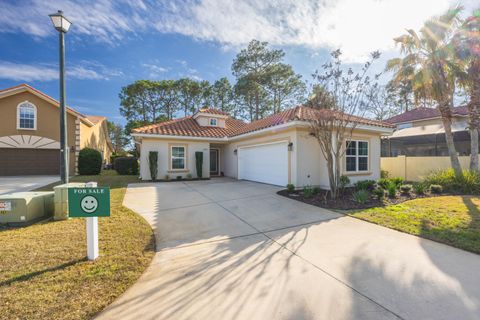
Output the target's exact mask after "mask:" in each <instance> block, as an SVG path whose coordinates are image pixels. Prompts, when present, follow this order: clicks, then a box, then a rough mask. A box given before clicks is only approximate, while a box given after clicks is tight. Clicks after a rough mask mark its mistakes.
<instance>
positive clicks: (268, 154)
mask: <svg viewBox="0 0 480 320" xmlns="http://www.w3.org/2000/svg"><path fill="white" fill-rule="evenodd" d="M238 178H239V179H243V180H250V181H256V182H263V183H268V184H273V185H278V186H285V185H287V183H288V141H281V142H274V143H266V144H261V145H254V146H248V147H241V148H238Z"/></svg>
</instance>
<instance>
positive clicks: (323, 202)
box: [277, 188, 436, 210]
mask: <svg viewBox="0 0 480 320" xmlns="http://www.w3.org/2000/svg"><path fill="white" fill-rule="evenodd" d="M354 192H355V189H354V188H347V189H345V190H344V192H343V193H342V195H341V196H339V197H338V198H337V199H335V200H332V199H331V198H330V191H328V190H320V192H319V193H317V194H316V195H314V196H312V197H310V198H305V197H304V196H303V191H302V190H295V191H294V192H291V193H290V192H288V191H287V190H280V191H278V192H277V194H279V195H281V196H284V197H287V198H290V199H293V200H297V201H301V202H305V203H308V204H311V205H314V206H317V207H321V208H326V209H337V210H354V209H368V208H373V207H383V206H389V205H392V204H398V203H402V202H405V201H408V200H412V199H417V198H427V197H432V196H436V195H434V194H424V195H416V194H414V193H413V192H412V193H410V194H409V195H404V194H401V193H398V195H397V198H394V199H392V198H389V197H388V196H385V197H384V199H383V200H378V199H377V198H375V196H373V195H372V196H371V197H370V198H369V199H368V200H367V202H365V203H358V202H356V201H354V200H353V193H354Z"/></svg>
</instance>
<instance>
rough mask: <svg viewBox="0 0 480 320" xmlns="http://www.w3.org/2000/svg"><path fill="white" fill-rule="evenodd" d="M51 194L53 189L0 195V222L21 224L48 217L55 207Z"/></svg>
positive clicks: (14, 224) (13, 224) (52, 194)
mask: <svg viewBox="0 0 480 320" xmlns="http://www.w3.org/2000/svg"><path fill="white" fill-rule="evenodd" d="M53 196H54V193H53V191H48V192H40V191H38V192H17V193H10V194H4V195H1V196H0V224H7V225H12V226H22V225H28V224H31V223H34V222H37V221H39V220H42V219H47V218H50V217H51V216H52V215H53V212H54V209H55V207H54V202H53Z"/></svg>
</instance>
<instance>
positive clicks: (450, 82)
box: [387, 7, 462, 175]
mask: <svg viewBox="0 0 480 320" xmlns="http://www.w3.org/2000/svg"><path fill="white" fill-rule="evenodd" d="M460 11H461V7H456V8H455V9H452V10H449V11H448V12H446V13H445V14H443V15H441V16H439V17H435V18H432V19H430V20H429V21H427V22H425V24H424V25H423V27H422V28H421V29H420V31H419V33H417V32H415V31H414V30H411V29H410V30H407V34H404V35H402V36H400V37H398V38H395V39H394V41H395V42H396V43H397V44H399V45H400V49H401V53H402V55H403V57H402V58H395V59H391V60H389V61H388V63H387V70H389V71H393V72H394V79H393V80H394V81H402V80H407V81H411V83H412V87H413V91H414V93H415V97H417V98H422V99H429V100H433V101H434V102H435V103H436V105H437V108H438V110H439V111H440V114H441V116H442V122H443V126H444V129H445V140H446V142H447V148H448V154H449V156H450V162H451V165H452V168H453V169H454V170H455V173H456V174H457V175H461V173H462V171H461V167H460V162H459V160H458V155H457V151H456V150H455V144H454V142H453V134H452V111H453V96H454V93H455V71H456V69H457V65H456V64H455V63H454V61H455V55H454V50H453V49H452V46H451V45H450V42H451V39H452V37H453V34H454V31H455V29H456V27H457V26H458V24H459V18H458V15H459V12H460Z"/></svg>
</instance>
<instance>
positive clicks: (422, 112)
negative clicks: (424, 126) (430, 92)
mask: <svg viewBox="0 0 480 320" xmlns="http://www.w3.org/2000/svg"><path fill="white" fill-rule="evenodd" d="M453 114H454V115H460V116H466V115H468V110H467V107H466V106H460V107H455V108H453ZM437 117H440V112H439V111H438V109H437V108H424V107H419V108H415V109H412V110H409V111H407V112H404V113H402V114H399V115H396V116H393V117H391V118H390V119H387V120H385V122H388V123H393V124H396V123H402V122H409V121H415V120H423V119H431V118H437Z"/></svg>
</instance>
